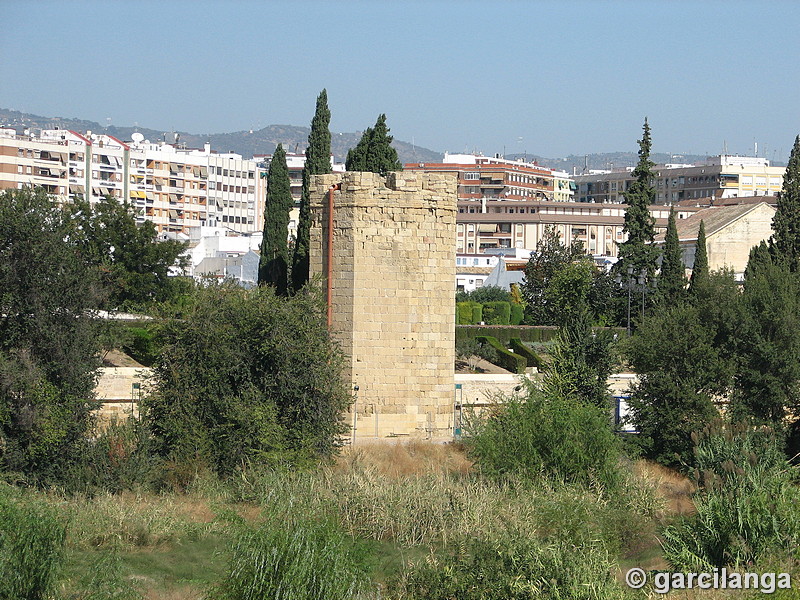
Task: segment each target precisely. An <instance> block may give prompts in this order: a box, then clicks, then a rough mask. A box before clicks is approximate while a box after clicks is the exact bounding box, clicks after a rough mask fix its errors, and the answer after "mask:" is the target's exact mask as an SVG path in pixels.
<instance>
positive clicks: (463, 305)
mask: <svg viewBox="0 0 800 600" xmlns="http://www.w3.org/2000/svg"><path fill="white" fill-rule="evenodd" d="M475 305H476V303H475V302H472V301H466V302H458V303H456V316H457V318H458V321H457V323H458V324H459V325H473V324H474V323H475V320H474V314H473V313H474V310H475ZM478 323H480V321H478Z"/></svg>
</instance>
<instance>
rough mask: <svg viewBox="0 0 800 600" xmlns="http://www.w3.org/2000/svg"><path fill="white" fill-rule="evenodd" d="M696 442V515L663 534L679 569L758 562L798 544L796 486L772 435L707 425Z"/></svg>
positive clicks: (779, 442) (799, 515) (666, 550)
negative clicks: (697, 487) (697, 486)
mask: <svg viewBox="0 0 800 600" xmlns="http://www.w3.org/2000/svg"><path fill="white" fill-rule="evenodd" d="M694 439H695V440H696V442H697V445H696V446H695V451H694V455H695V460H696V462H697V468H696V469H695V471H694V477H695V480H696V481H697V483H698V485H699V489H698V492H697V493H696V495H695V498H694V502H695V506H696V508H697V514H695V515H693V516H691V517H688V518H685V519H683V520H682V521H679V522H678V523H676V524H674V525H671V526H669V527H667V528H666V529H665V530H664V554H665V557H666V558H667V560H669V561H670V563H671V564H672V565H673V566H674V567H675V568H678V569H690V568H691V569H695V568H697V569H708V570H710V569H711V568H713V567H723V566H734V567H736V566H740V565H744V564H748V563H753V562H758V561H760V560H761V559H763V558H765V557H769V556H773V555H775V554H784V555H786V554H788V553H791V552H794V551H796V549H797V547H798V545H800V513H798V511H797V507H798V506H799V505H800V488H798V487H797V485H796V477H795V473H794V469H793V468H792V467H791V466H790V465H789V464H788V463H787V462H786V459H785V456H784V455H783V453H782V445H783V440H782V439H780V437H779V436H775V435H774V434H773V433H772V431H771V430H769V429H751V428H748V427H747V426H736V427H723V426H722V425H721V424H719V423H717V424H714V425H713V426H709V427H707V428H706V429H705V430H704V431H703V432H702V433H700V434H696V435H695V436H694Z"/></svg>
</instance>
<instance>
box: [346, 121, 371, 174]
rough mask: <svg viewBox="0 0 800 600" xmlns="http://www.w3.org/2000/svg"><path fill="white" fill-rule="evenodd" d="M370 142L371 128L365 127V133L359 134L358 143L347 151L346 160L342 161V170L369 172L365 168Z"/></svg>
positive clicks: (367, 168)
mask: <svg viewBox="0 0 800 600" xmlns="http://www.w3.org/2000/svg"><path fill="white" fill-rule="evenodd" d="M371 140H372V127H367V129H366V131H364V133H362V134H361V138H360V139H359V140H358V143H357V144H356V145H355V146H354V147H353V148H350V149H349V150H348V151H347V158H346V159H345V161H344V168H345V169H346V170H348V171H361V172H367V171H369V167H367V155H368V154H369V145H370V141H371Z"/></svg>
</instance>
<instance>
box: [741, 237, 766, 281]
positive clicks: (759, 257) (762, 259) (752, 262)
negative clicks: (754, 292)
mask: <svg viewBox="0 0 800 600" xmlns="http://www.w3.org/2000/svg"><path fill="white" fill-rule="evenodd" d="M772 263H773V259H772V253H771V252H770V247H769V246H768V245H767V242H765V241H764V240H761V243H760V244H758V245H757V246H753V247H752V248H750V255H749V256H748V258H747V267H745V269H744V280H745V282H746V281H747V280H748V279H752V278H753V277H755V275H756V274H757V273H760V272H762V270H763V269H764V268H766V267H767V266H768V265H771V264H772Z"/></svg>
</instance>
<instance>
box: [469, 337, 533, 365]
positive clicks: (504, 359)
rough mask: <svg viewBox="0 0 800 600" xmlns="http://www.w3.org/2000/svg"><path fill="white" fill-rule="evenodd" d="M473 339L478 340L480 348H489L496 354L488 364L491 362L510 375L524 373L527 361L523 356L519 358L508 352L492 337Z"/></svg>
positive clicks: (517, 355)
mask: <svg viewBox="0 0 800 600" xmlns="http://www.w3.org/2000/svg"><path fill="white" fill-rule="evenodd" d="M475 339H476V340H478V342H479V343H480V344H481V345H482V346H489V347H490V348H492V349H493V350H494V351H495V352H496V354H497V357H496V359H495V360H492V361H490V362H493V363H495V364H496V365H497V366H499V367H503V368H504V369H506V370H508V371H511V372H512V373H519V374H521V373H524V372H525V366H526V365H527V361H526V360H525V357H524V356H520V355H519V354H514V353H513V352H509V351H508V350H507V349H506V347H505V346H504V345H503V344H501V343H500V342H498V341H497V339H496V338H494V337H492V336H486V335H483V336H480V337H477V338H475ZM481 356H483V354H481ZM484 358H486V357H484ZM487 360H488V359H487Z"/></svg>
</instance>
